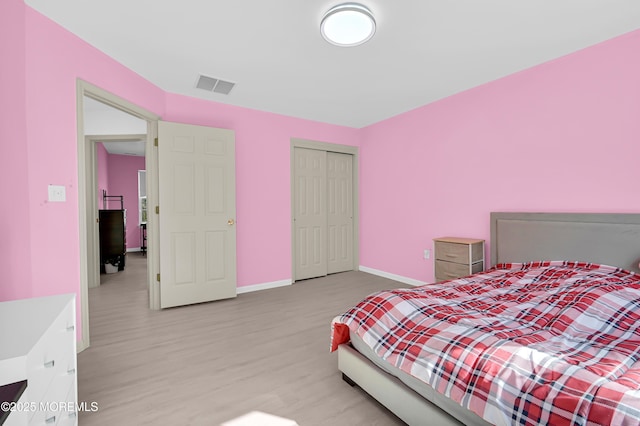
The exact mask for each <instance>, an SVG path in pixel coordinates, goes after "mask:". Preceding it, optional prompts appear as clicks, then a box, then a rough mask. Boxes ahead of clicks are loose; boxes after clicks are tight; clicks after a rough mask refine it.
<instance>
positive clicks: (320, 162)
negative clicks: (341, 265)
mask: <svg viewBox="0 0 640 426" xmlns="http://www.w3.org/2000/svg"><path fill="white" fill-rule="evenodd" d="M294 161H295V165H294V176H293V179H294V191H295V194H294V203H295V205H294V210H293V215H294V216H293V220H294V232H295V235H294V238H295V247H294V262H295V277H294V279H295V280H302V279H306V278H313V277H320V276H323V275H327V205H326V194H327V153H326V151H318V150H314V149H306V148H294Z"/></svg>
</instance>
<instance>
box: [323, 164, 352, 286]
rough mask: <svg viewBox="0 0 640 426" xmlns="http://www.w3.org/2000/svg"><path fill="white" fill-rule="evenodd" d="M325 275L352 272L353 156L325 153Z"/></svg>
mask: <svg viewBox="0 0 640 426" xmlns="http://www.w3.org/2000/svg"><path fill="white" fill-rule="evenodd" d="M327 210H328V216H327V222H328V234H329V235H328V238H329V241H328V262H327V263H328V272H329V273H330V274H333V273H336V272H344V271H352V270H353V156H352V155H350V154H340V153H337V152H328V153H327Z"/></svg>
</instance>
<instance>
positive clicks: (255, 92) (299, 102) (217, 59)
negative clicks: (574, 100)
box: [25, 0, 640, 128]
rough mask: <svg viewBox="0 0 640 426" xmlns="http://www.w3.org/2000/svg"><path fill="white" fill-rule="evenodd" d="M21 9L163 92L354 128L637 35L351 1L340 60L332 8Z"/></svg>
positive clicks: (551, 15) (538, 12) (499, 6)
mask: <svg viewBox="0 0 640 426" xmlns="http://www.w3.org/2000/svg"><path fill="white" fill-rule="evenodd" d="M25 2H26V3H27V4H28V5H29V6H31V7H33V8H34V9H36V10H38V11H40V12H41V13H43V14H44V15H46V16H48V17H49V18H51V19H52V20H54V21H56V22H57V23H59V24H60V25H62V26H63V27H65V28H67V29H68V30H70V31H71V32H73V33H75V34H77V35H78V36H79V37H80V38H82V39H84V40H85V41H87V42H88V43H90V44H92V45H93V46H95V47H96V48H98V49H100V50H101V51H103V52H104V53H106V54H107V55H109V56H111V57H112V58H114V59H116V60H117V61H119V62H121V63H122V64H124V65H125V66H127V67H128V68H130V69H132V70H133V71H135V72H136V73H138V74H140V75H142V76H143V77H144V78H146V79H148V80H149V81H151V82H152V83H154V84H156V85H157V86H159V87H160V88H162V89H163V90H165V91H167V92H172V93H179V94H183V95H187V96H193V97H198V98H203V99H209V100H214V101H217V102H223V103H227V104H232V105H239V106H245V107H249V108H254V109H258V110H264V111H270V112H275V113H280V114H285V115H289V116H294V117H301V118H307V119H312V120H317V121H321V122H327V123H334V124H340V125H345V126H350V127H356V128H360V127H363V126H366V125H369V124H372V123H375V122H377V121H380V120H383V119H385V118H388V117H390V116H393V115H397V114H399V113H402V112H404V111H408V110H410V109H413V108H416V107H418V106H421V105H424V104H427V103H430V102H433V101H436V100H438V99H441V98H444V97H446V96H449V95H452V94H454V93H457V92H461V91H463V90H466V89H469V88H472V87H474V86H477V85H480V84H483V83H486V82H489V81H492V80H495V79H498V78H500V77H503V76H505V75H508V74H511V73H514V72H517V71H520V70H523V69H526V68H529V67H532V66H534V65H536V64H540V63H542V62H545V61H549V60H551V59H554V58H557V57H560V56H563V55H566V54H568V53H571V52H574V51H576V50H579V49H582V48H584V47H587V46H590V45H593V44H595V43H598V42H601V41H604V40H607V39H610V38H613V37H616V36H618V35H621V34H624V33H626V32H629V31H632V30H636V29H638V28H640V1H639V0H518V1H514V0H482V1H479V0H402V1H390V0H388V1H385V0H362V1H361V2H360V3H362V4H364V5H366V6H367V7H368V8H369V9H370V10H371V11H372V12H373V14H374V15H375V17H376V19H377V23H378V25H377V32H376V34H375V36H374V37H373V39H371V40H370V41H369V42H368V43H366V44H364V45H362V46H359V47H352V48H340V47H336V46H333V45H330V44H328V43H327V42H325V41H324V40H323V39H322V37H321V35H320V32H319V23H320V19H321V18H322V15H323V13H324V12H325V11H326V10H328V9H329V8H330V7H331V6H333V5H335V4H339V3H341V1H340V0H317V1H309V0H270V1H263V0H233V1H231V0H227V1H218V0H180V1H168V0H161V1H158V0H155V1H152V0H137V1H131V0H109V1H105V0H103V1H98V0H93V1H87V0H56V1H51V0H25ZM200 73H201V74H205V75H208V76H211V77H217V78H221V79H224V80H229V81H232V82H235V83H236V86H235V88H234V89H233V90H232V91H231V93H230V94H229V95H220V94H216V93H211V92H206V91H202V90H199V89H196V88H195V84H196V80H197V78H198V75H199V74H200Z"/></svg>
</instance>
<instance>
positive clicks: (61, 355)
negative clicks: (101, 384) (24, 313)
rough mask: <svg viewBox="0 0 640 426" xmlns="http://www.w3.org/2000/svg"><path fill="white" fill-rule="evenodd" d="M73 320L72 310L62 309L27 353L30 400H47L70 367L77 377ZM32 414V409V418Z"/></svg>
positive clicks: (32, 414)
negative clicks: (51, 389)
mask: <svg viewBox="0 0 640 426" xmlns="http://www.w3.org/2000/svg"><path fill="white" fill-rule="evenodd" d="M73 321H74V319H73V310H72V309H65V310H64V311H62V312H61V313H60V315H59V316H58V317H57V318H56V319H55V320H54V321H53V323H52V324H51V326H50V327H49V329H48V330H47V332H46V333H45V334H44V335H43V336H42V338H41V339H40V340H39V341H38V343H37V344H36V345H35V346H34V347H33V349H32V350H31V352H30V353H29V355H28V356H27V391H26V392H27V394H28V398H29V401H32V402H35V403H39V402H41V401H44V400H45V398H46V397H45V394H46V393H47V391H48V390H49V389H50V388H51V387H52V386H54V384H55V382H56V381H58V380H60V378H61V377H63V378H65V379H66V376H68V372H69V370H73V371H72V373H73V375H74V378H75V360H76V354H75V352H74V347H75V343H74V340H75V338H76V333H75V327H74V326H73ZM65 379H63V380H65ZM63 396H66V392H65V394H64V395H63ZM33 416H34V413H33V412H31V413H30V415H29V417H30V418H31V417H33Z"/></svg>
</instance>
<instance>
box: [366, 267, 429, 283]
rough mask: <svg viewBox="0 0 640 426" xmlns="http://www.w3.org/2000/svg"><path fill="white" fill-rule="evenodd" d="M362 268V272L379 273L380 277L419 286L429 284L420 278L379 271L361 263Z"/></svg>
mask: <svg viewBox="0 0 640 426" xmlns="http://www.w3.org/2000/svg"><path fill="white" fill-rule="evenodd" d="M360 270H361V271H362V272H367V273H369V274H373V275H377V276H379V277H383V278H389V279H390V280H394V281H399V282H401V283H404V284H409V285H412V286H414V287H418V286H421V285H425V284H427V283H425V282H422V281H418V280H415V279H413V278H407V277H403V276H402V275H396V274H391V273H389V272H384V271H379V270H377V269H373V268H368V267H366V266H362V265H360Z"/></svg>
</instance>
